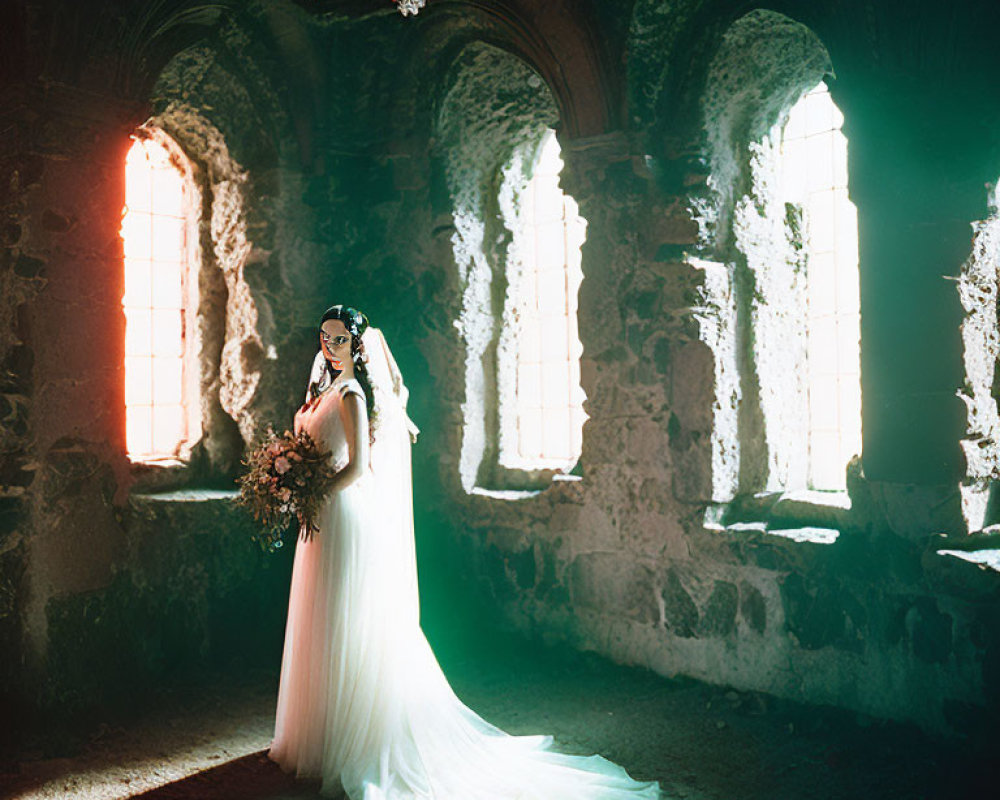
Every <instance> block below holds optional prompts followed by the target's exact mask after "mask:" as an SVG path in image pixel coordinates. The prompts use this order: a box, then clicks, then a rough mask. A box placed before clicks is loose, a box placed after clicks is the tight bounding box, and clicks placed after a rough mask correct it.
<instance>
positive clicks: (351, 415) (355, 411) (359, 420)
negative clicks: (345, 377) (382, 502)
mask: <svg viewBox="0 0 1000 800" xmlns="http://www.w3.org/2000/svg"><path fill="white" fill-rule="evenodd" d="M340 418H341V420H342V421H343V423H344V431H345V432H346V433H347V453H348V459H349V460H348V462H347V466H346V467H344V468H343V469H342V470H340V472H338V473H337V475H336V476H335V477H334V479H333V485H332V489H333V491H338V492H339V491H340V490H341V489H346V488H347V487H348V486H350V485H351V484H352V483H354V482H355V481H356V480H357V479H358V478H360V477H361V476H362V475H364V474H365V469H367V467H368V462H369V458H370V453H369V450H370V444H369V441H368V409H367V408H366V407H365V401H364V399H363V398H361V397H360V396H359V395H357V394H355V393H354V392H348V393H347V394H345V395H344V398H343V402H341V404H340Z"/></svg>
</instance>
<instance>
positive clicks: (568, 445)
mask: <svg viewBox="0 0 1000 800" xmlns="http://www.w3.org/2000/svg"><path fill="white" fill-rule="evenodd" d="M562 166H563V162H562V160H561V158H560V156H559V143H558V141H557V140H556V136H555V131H552V130H548V131H546V133H545V135H544V137H543V139H542V142H541V145H540V147H539V149H538V155H537V159H536V161H535V165H534V169H533V170H532V172H531V178H530V181H529V182H528V185H527V187H526V188H525V190H524V191H523V193H522V196H521V207H520V213H519V221H520V231H519V236H516V238H517V240H518V242H517V243H518V247H517V251H518V252H519V254H520V259H519V260H520V264H519V265H518V266H519V267H520V269H519V271H518V274H517V275H516V277H514V278H512V280H511V281H510V284H509V285H510V287H511V291H512V292H513V293H514V297H513V298H512V300H513V303H512V305H513V309H514V314H513V316H512V320H513V322H512V324H513V325H514V326H515V327H516V336H515V337H514V342H515V346H516V350H517V376H516V381H515V400H514V403H513V408H514V417H515V420H514V424H515V425H516V428H517V435H516V442H517V447H516V453H503V454H502V456H501V458H502V460H503V461H504V462H505V464H506V465H508V466H512V467H520V468H525V469H539V468H551V469H562V470H568V469H571V468H572V467H573V466H574V465H575V464H576V462H577V460H579V458H580V450H581V440H582V430H583V422H584V419H585V418H586V415H585V413H584V411H583V399H584V394H583V389H582V388H581V387H580V355H581V353H582V346H581V344H580V338H579V334H578V331H577V292H578V290H579V287H580V282H581V281H582V280H583V271H582V269H581V256H580V247H581V245H582V244H583V242H584V239H585V238H586V228H587V223H586V221H585V220H584V219H583V218H582V217H581V216H580V213H579V209H578V207H577V204H576V201H575V200H573V198H572V197H570V196H569V195H566V194H564V193H563V192H562V191H561V190H560V188H559V172H560V171H561V169H562Z"/></svg>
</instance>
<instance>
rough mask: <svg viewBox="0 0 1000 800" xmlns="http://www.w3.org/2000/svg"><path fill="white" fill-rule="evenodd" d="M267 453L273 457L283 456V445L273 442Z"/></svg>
mask: <svg viewBox="0 0 1000 800" xmlns="http://www.w3.org/2000/svg"><path fill="white" fill-rule="evenodd" d="M267 452H268V453H270V454H271V455H272V456H276V455H280V454H281V443H280V442H271V444H270V445H268V448H267Z"/></svg>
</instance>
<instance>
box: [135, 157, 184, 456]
mask: <svg viewBox="0 0 1000 800" xmlns="http://www.w3.org/2000/svg"><path fill="white" fill-rule="evenodd" d="M186 180H187V178H186V176H185V175H184V173H183V172H182V171H181V170H180V169H179V168H178V166H177V165H176V163H175V162H173V161H172V160H171V155H170V153H169V152H168V150H167V148H166V147H164V146H163V145H162V144H160V143H159V142H156V141H154V140H153V139H148V138H144V139H139V140H136V142H135V143H134V144H133V145H132V147H131V149H130V150H129V153H128V156H127V158H126V188H125V202H126V205H125V211H124V216H123V218H122V229H121V234H122V238H123V240H124V250H125V291H124V294H123V296H122V305H123V306H124V309H125V436H126V446H127V449H128V454H129V457H130V458H131V459H132V460H134V461H136V460H151V459H156V458H163V457H174V456H176V455H177V454H178V451H179V449H180V447H181V445H182V444H183V443H184V442H185V440H186V439H187V438H188V435H189V433H190V431H189V427H190V426H189V424H188V418H189V416H190V415H189V414H188V413H186V411H185V405H186V403H187V398H186V397H185V394H186V392H185V381H186V378H187V375H186V372H187V370H186V366H185V347H186V337H185V302H184V298H185V293H186V290H187V280H188V272H189V265H188V263H187V260H188V259H187V253H188V246H187V241H186V239H185V236H186V229H187V220H186V218H185V213H187V210H188V207H189V205H190V198H189V193H188V191H187V189H186Z"/></svg>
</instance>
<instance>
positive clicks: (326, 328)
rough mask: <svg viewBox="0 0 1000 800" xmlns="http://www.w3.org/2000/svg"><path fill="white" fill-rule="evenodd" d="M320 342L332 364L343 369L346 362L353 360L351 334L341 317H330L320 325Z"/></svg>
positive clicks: (335, 367)
mask: <svg viewBox="0 0 1000 800" xmlns="http://www.w3.org/2000/svg"><path fill="white" fill-rule="evenodd" d="M319 344H320V347H321V348H323V355H324V356H326V360H327V361H329V362H330V365H331V366H332V367H333V368H334V369H335V370H338V371H343V369H344V364H345V362H348V361H350V360H351V335H350V334H349V333H348V332H347V328H346V327H345V326H344V323H343V322H341V321H340V320H339V319H328V320H326V322H324V323H323V325H322V326H321V327H320V333H319Z"/></svg>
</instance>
